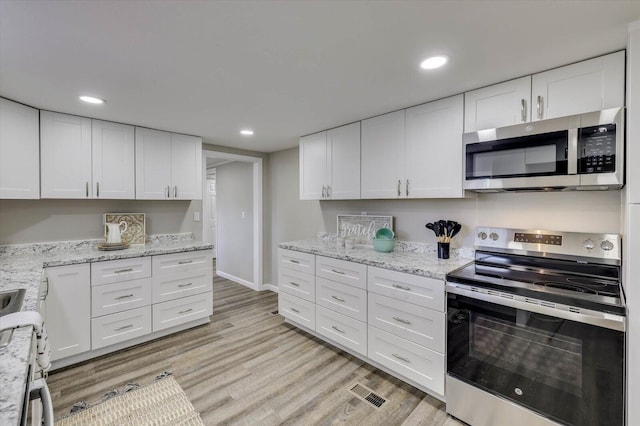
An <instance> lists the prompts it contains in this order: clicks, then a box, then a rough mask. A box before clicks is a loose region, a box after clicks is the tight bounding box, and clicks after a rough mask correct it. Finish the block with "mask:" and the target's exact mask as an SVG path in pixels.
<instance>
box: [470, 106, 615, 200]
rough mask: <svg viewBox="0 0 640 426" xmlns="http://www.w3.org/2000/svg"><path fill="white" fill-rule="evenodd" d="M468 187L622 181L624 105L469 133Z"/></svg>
mask: <svg viewBox="0 0 640 426" xmlns="http://www.w3.org/2000/svg"><path fill="white" fill-rule="evenodd" d="M463 143H464V152H465V157H464V170H465V179H464V188H465V189H467V190H470V191H476V192H501V191H553V190H606V189H619V188H621V187H622V186H623V185H624V170H623V169H624V108H612V109H607V110H602V111H596V112H590V113H586V114H580V115H572V116H568V117H561V118H553V119H550V120H542V121H536V122H532V123H526V124H518V125H515V126H508V127H501V128H498V129H486V130H480V131H477V132H472V133H465V134H464V136H463Z"/></svg>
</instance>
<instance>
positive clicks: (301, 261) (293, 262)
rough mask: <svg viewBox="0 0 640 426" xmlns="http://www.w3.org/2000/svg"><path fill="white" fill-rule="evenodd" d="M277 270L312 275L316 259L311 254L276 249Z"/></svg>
mask: <svg viewBox="0 0 640 426" xmlns="http://www.w3.org/2000/svg"><path fill="white" fill-rule="evenodd" d="M278 258H279V259H280V260H279V261H278V269H288V270H294V271H298V272H304V273H305V274H310V275H314V273H315V270H316V257H315V255H313V254H309V253H302V252H299V251H294V250H285V249H278Z"/></svg>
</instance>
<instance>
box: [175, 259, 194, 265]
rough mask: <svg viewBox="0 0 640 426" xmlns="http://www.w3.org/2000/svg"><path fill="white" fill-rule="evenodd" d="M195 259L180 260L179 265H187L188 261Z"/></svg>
mask: <svg viewBox="0 0 640 426" xmlns="http://www.w3.org/2000/svg"><path fill="white" fill-rule="evenodd" d="M192 262H193V260H179V261H178V265H186V264H187V263H192Z"/></svg>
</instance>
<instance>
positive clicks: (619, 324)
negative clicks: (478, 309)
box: [446, 282, 626, 331]
mask: <svg viewBox="0 0 640 426" xmlns="http://www.w3.org/2000/svg"><path fill="white" fill-rule="evenodd" d="M446 288H447V293H452V294H458V295H460V296H466V297H469V298H471V299H477V300H482V301H485V302H489V303H495V304H497V305H503V306H508V307H510V308H515V309H521V310H523V311H529V312H535V313H538V314H542V315H548V316H551V317H556V318H562V319H567V320H570V321H576V322H580V323H583V324H591V325H595V326H597V327H604V328H609V329H611V330H617V331H625V328H626V327H625V324H626V317H623V316H619V315H614V314H609V313H606V312H598V311H592V310H588V309H579V312H572V311H570V310H563V309H558V308H554V307H550V306H544V305H540V304H538V303H536V301H534V299H530V298H524V297H522V296H516V295H512V294H509V297H503V296H499V295H496V294H491V293H490V292H493V291H492V290H488V289H485V288H477V287H472V286H468V285H464V284H456V283H449V282H447V286H446ZM495 293H499V292H498V291H495ZM504 294H508V293H504ZM520 299H521V300H520ZM525 300H529V301H525Z"/></svg>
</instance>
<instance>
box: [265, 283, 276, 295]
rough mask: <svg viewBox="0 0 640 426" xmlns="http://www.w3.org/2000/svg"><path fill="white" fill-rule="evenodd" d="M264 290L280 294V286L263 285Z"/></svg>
mask: <svg viewBox="0 0 640 426" xmlns="http://www.w3.org/2000/svg"><path fill="white" fill-rule="evenodd" d="M262 290H269V291H272V292H274V293H277V292H278V286H277V285H274V284H262Z"/></svg>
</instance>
